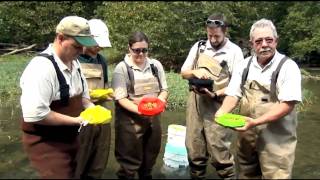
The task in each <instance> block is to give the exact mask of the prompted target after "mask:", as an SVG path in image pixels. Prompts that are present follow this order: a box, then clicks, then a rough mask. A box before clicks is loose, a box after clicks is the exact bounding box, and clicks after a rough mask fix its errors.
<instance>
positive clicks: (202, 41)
mask: <svg viewBox="0 0 320 180" xmlns="http://www.w3.org/2000/svg"><path fill="white" fill-rule="evenodd" d="M205 44H206V41H205V40H200V41H199V42H198V49H197V54H196V58H195V59H194V61H193V65H192V69H195V68H196V65H197V61H198V58H199V52H200V51H201V53H202V52H203V51H204V50H203V49H201V50H199V49H200V47H201V46H204V45H205Z"/></svg>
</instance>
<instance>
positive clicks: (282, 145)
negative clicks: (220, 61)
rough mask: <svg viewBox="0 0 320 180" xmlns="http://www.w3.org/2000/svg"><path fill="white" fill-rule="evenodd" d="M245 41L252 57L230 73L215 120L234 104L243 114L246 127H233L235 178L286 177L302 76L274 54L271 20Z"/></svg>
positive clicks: (292, 155) (291, 160)
mask: <svg viewBox="0 0 320 180" xmlns="http://www.w3.org/2000/svg"><path fill="white" fill-rule="evenodd" d="M250 42H251V45H252V48H253V50H254V55H253V56H250V57H248V58H246V59H245V61H246V63H244V64H242V66H239V68H238V69H237V70H236V71H235V74H234V75H233V76H232V78H231V81H230V84H229V85H228V87H227V89H226V91H225V93H226V94H227V97H226V98H225V100H224V101H223V104H222V106H221V108H220V109H219V110H218V111H217V113H216V115H215V116H216V117H219V116H221V115H222V114H224V113H228V112H230V111H231V110H232V109H234V108H235V107H236V106H237V103H239V104H240V107H239V108H240V114H241V115H244V116H247V117H246V118H245V119H246V124H245V125H244V126H243V127H238V128H235V130H237V131H239V134H238V138H237V146H236V152H237V156H236V157H237V159H236V162H237V167H238V168H237V169H238V176H237V178H240V179H291V178H292V167H293V163H294V158H295V149H296V144H297V132H296V128H297V113H296V111H295V105H296V104H297V103H298V102H301V73H300V70H299V67H298V66H297V64H296V63H295V62H294V61H293V60H291V59H290V58H288V57H287V56H285V55H283V54H281V53H279V52H278V51H277V49H276V47H277V44H278V35H277V31H276V28H275V26H274V24H273V23H272V21H270V20H267V19H264V18H263V19H260V20H258V21H256V22H255V23H254V24H253V25H252V26H251V30H250ZM239 101H240V102H239Z"/></svg>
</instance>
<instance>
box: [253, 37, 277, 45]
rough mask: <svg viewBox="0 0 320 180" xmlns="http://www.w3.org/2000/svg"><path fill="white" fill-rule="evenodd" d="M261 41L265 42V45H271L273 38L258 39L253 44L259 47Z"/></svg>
mask: <svg viewBox="0 0 320 180" xmlns="http://www.w3.org/2000/svg"><path fill="white" fill-rule="evenodd" d="M263 41H266V43H267V44H271V43H273V41H274V38H271V37H267V38H259V39H257V40H255V41H254V43H255V44H256V45H261V44H262V43H263Z"/></svg>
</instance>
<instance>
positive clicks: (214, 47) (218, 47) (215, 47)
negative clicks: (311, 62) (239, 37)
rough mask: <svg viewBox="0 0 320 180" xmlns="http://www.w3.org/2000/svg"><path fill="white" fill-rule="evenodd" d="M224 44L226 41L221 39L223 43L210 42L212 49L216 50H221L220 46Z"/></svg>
mask: <svg viewBox="0 0 320 180" xmlns="http://www.w3.org/2000/svg"><path fill="white" fill-rule="evenodd" d="M225 42H226V40H225V39H223V41H221V42H219V43H215V44H213V43H212V42H210V44H211V46H212V48H213V49H215V50H218V49H220V48H222V46H224V45H225Z"/></svg>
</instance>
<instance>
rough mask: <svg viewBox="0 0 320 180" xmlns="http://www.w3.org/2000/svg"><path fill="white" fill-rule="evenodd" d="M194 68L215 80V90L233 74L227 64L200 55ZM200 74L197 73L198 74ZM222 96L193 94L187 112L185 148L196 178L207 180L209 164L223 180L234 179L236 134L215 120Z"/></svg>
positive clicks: (225, 83)
mask: <svg viewBox="0 0 320 180" xmlns="http://www.w3.org/2000/svg"><path fill="white" fill-rule="evenodd" d="M197 57H198V58H196V59H197V61H196V62H195V63H194V67H193V68H194V69H197V70H199V71H204V70H205V72H206V73H207V76H208V77H209V78H210V79H211V80H213V81H214V83H213V91H217V90H220V89H223V88H224V87H226V86H227V85H228V83H229V79H230V74H229V72H228V67H227V64H226V62H224V61H223V62H221V63H219V62H218V61H217V60H216V59H214V58H212V57H210V56H207V55H205V54H203V53H200V54H199V55H197ZM197 72H198V71H196V74H197ZM222 100H223V97H218V98H215V99H212V98H210V97H208V96H205V95H199V94H196V93H195V92H193V91H191V92H190V94H189V98H188V102H187V112H186V125H187V134H186V148H187V152H188V160H189V166H190V176H191V178H193V179H205V177H206V176H205V175H206V167H207V163H210V164H211V165H212V166H213V167H215V169H216V171H217V174H218V175H219V176H220V177H221V178H225V179H228V178H230V179H231V178H233V177H234V175H235V169H234V159H233V155H232V154H231V152H230V146H231V140H232V135H233V132H232V130H231V129H228V128H225V127H222V126H221V125H219V124H217V123H216V122H215V121H214V114H215V113H216V111H217V110H218V109H219V108H220V106H221V103H222Z"/></svg>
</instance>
